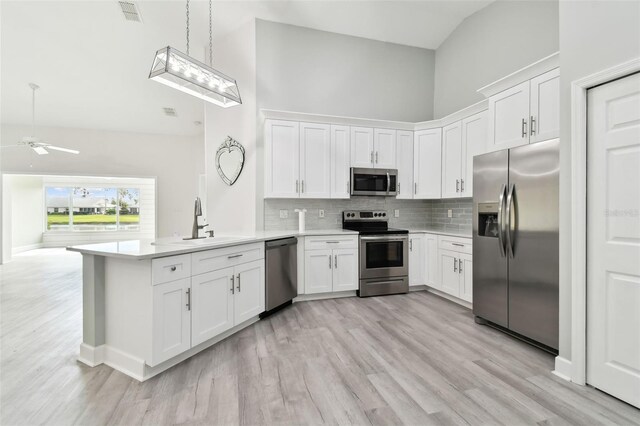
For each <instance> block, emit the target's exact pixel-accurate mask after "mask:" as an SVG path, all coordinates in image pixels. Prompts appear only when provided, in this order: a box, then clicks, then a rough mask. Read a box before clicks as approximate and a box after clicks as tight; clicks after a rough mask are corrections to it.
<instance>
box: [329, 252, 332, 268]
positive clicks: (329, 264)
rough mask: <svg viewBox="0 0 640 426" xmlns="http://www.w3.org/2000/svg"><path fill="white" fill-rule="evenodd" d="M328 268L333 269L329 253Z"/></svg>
mask: <svg viewBox="0 0 640 426" xmlns="http://www.w3.org/2000/svg"><path fill="white" fill-rule="evenodd" d="M329 269H333V268H332V267H331V255H329Z"/></svg>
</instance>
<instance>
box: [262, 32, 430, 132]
mask: <svg viewBox="0 0 640 426" xmlns="http://www.w3.org/2000/svg"><path fill="white" fill-rule="evenodd" d="M256 25H257V28H256V37H257V42H256V43H257V45H256V52H257V71H258V80H257V95H258V109H262V108H265V109H277V110H285V111H297V112H308V113H316V114H328V115H340V116H347V117H362V118H376V119H384V120H397V121H424V120H430V119H431V118H432V117H433V76H434V59H435V53H434V51H433V50H427V49H421V48H417V47H409V46H403V45H399V44H393V43H385V42H381V41H375V40H369V39H365V38H360V37H353V36H347V35H342V34H335V33H330V32H325V31H318V30H313V29H309V28H303V27H297V26H293V25H286V24H279V23H275V22H269V21H263V20H257V24H256Z"/></svg>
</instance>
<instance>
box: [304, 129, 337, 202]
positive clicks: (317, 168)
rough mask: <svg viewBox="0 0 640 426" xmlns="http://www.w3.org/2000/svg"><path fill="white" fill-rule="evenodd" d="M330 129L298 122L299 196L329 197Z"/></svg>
mask: <svg viewBox="0 0 640 426" xmlns="http://www.w3.org/2000/svg"><path fill="white" fill-rule="evenodd" d="M330 129H331V126H329V125H328V124H316V123H300V188H299V189H300V198H331V134H330Z"/></svg>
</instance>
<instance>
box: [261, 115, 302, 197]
mask: <svg viewBox="0 0 640 426" xmlns="http://www.w3.org/2000/svg"><path fill="white" fill-rule="evenodd" d="M265 164H266V167H265V191H264V193H265V197H266V198H298V194H299V190H300V186H299V185H300V182H299V179H300V126H299V124H298V123H297V122H294V121H282V120H266V122H265Z"/></svg>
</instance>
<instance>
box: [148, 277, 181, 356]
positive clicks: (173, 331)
mask: <svg viewBox="0 0 640 426" xmlns="http://www.w3.org/2000/svg"><path fill="white" fill-rule="evenodd" d="M190 291H191V279H190V278H183V279H181V280H177V281H171V282H168V283H163V284H158V285H155V286H153V315H152V331H151V332H152V348H151V360H150V362H149V365H151V366H153V365H158V364H160V363H161V362H163V361H166V360H168V359H169V358H173V357H174V356H176V355H179V354H181V353H182V352H184V351H186V350H187V349H189V348H190V347H191V311H190V306H189V304H188V299H189V293H190Z"/></svg>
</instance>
